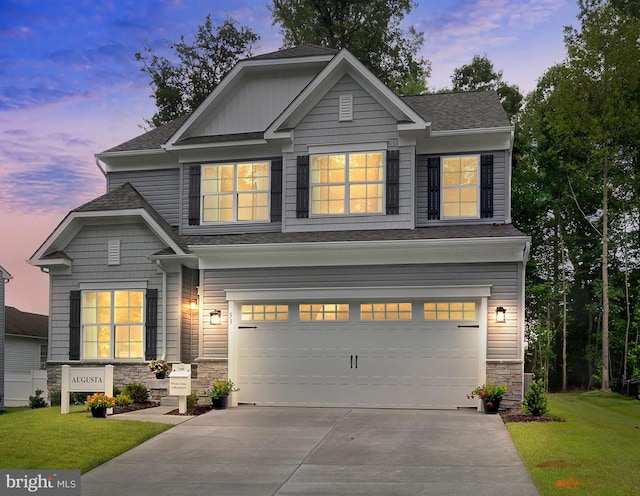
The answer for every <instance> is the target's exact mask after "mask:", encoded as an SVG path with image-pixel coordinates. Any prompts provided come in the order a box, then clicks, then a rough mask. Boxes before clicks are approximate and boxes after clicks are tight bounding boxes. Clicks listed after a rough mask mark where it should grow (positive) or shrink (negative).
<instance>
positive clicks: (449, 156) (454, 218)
mask: <svg viewBox="0 0 640 496" xmlns="http://www.w3.org/2000/svg"><path fill="white" fill-rule="evenodd" d="M456 157H459V158H462V157H476V160H477V164H478V183H477V184H476V212H477V215H471V216H462V215H454V216H446V215H445V213H444V191H445V189H453V187H452V186H449V187H447V186H445V185H444V159H446V158H456ZM480 166H481V164H480V155H479V154H475V153H470V154H456V155H446V156H443V157H441V158H440V192H441V194H440V212H442V215H441V218H442V220H457V219H479V218H480V182H481V179H480V169H481V167H480ZM456 188H457V189H460V186H457V187H456ZM469 189H470V188H469Z"/></svg>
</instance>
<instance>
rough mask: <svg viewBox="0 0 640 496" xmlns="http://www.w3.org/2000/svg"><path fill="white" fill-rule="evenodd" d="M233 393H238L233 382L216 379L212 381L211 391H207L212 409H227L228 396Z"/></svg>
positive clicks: (238, 389)
mask: <svg viewBox="0 0 640 496" xmlns="http://www.w3.org/2000/svg"><path fill="white" fill-rule="evenodd" d="M235 391H240V388H238V387H236V385H235V384H234V383H233V381H231V380H229V379H226V380H223V379H216V380H215V381H213V382H212V383H211V390H210V391H209V397H210V398H211V403H212V404H213V409H214V410H224V409H225V408H227V400H228V398H229V395H230V394H231V393H233V392H235Z"/></svg>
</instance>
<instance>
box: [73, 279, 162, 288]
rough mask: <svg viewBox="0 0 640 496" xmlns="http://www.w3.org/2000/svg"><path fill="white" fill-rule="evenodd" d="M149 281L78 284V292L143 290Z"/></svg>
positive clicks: (132, 280) (133, 280)
mask: <svg viewBox="0 0 640 496" xmlns="http://www.w3.org/2000/svg"><path fill="white" fill-rule="evenodd" d="M148 284H149V281H147V280H142V279H141V280H139V281H137V280H135V279H131V280H130V281H105V282H95V281H91V282H81V283H79V284H78V289H80V291H108V290H110V289H113V290H118V289H144V290H146V289H147V287H148Z"/></svg>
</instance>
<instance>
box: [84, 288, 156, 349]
mask: <svg viewBox="0 0 640 496" xmlns="http://www.w3.org/2000/svg"><path fill="white" fill-rule="evenodd" d="M144 301H145V292H144V291H143V290H108V291H83V292H82V313H81V325H82V358H83V359H92V358H98V359H100V358H104V359H110V358H137V359H141V358H143V357H144V326H145V323H144V315H145V314H144Z"/></svg>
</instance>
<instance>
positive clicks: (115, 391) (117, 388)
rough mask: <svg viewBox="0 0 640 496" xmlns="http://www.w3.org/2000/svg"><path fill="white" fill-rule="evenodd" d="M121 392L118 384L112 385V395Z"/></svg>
mask: <svg viewBox="0 0 640 496" xmlns="http://www.w3.org/2000/svg"><path fill="white" fill-rule="evenodd" d="M121 392H122V389H120V388H119V387H118V386H113V396H114V397H115V396H118V395H119V394H120V393H121Z"/></svg>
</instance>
